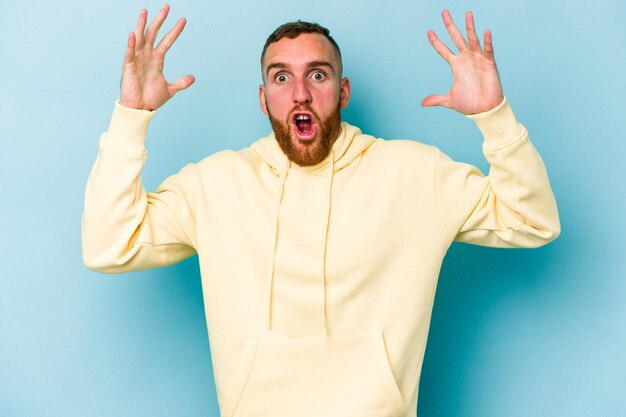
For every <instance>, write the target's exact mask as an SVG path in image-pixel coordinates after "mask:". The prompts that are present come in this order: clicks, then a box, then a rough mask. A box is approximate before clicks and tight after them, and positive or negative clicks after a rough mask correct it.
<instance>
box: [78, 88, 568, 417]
mask: <svg viewBox="0 0 626 417" xmlns="http://www.w3.org/2000/svg"><path fill="white" fill-rule="evenodd" d="M153 115H154V112H148V111H140V110H132V109H127V108H124V107H122V106H121V105H119V103H117V104H116V107H115V110H114V113H113V117H112V119H111V124H110V126H109V129H108V131H107V132H106V133H104V134H103V135H102V137H101V140H100V146H99V153H98V157H97V160H96V162H95V165H94V167H93V169H92V171H91V173H90V176H89V179H88V182H87V187H86V192H85V207H84V213H83V222H82V238H83V259H84V262H85V264H86V265H87V266H88V267H89V268H90V269H93V270H96V271H101V272H107V273H116V272H126V271H133V270H141V269H147V268H152V267H158V266H165V265H170V264H172V263H175V262H178V261H180V260H182V259H185V258H187V257H189V256H191V255H193V254H194V253H197V254H198V260H199V263H200V270H201V275H202V289H203V295H204V302H205V312H206V322H207V327H208V334H209V340H210V347H211V356H212V361H213V368H214V376H215V381H216V388H217V397H218V402H219V407H220V413H221V416H223V417H250V416H255V417H293V416H299V417H314V416H315V417H319V416H326V417H357V416H358V417H392V416H395V417H409V416H415V414H416V409H417V398H418V386H419V377H420V373H421V368H422V361H423V358H424V352H425V348H426V340H427V336H428V328H429V324H430V317H431V312H432V307H433V301H434V296H435V289H436V286H437V279H438V276H439V270H440V267H441V264H442V261H443V258H444V256H445V253H446V251H447V249H448V248H449V246H450V245H451V243H452V242H453V241H455V240H457V241H463V242H469V243H474V244H479V245H485V246H494V247H536V246H540V245H543V244H545V243H547V242H549V241H551V240H553V239H554V238H556V237H557V236H558V234H559V230H560V225H559V218H558V213H557V208H556V203H555V199H554V196H553V193H552V190H551V188H550V184H549V181H548V177H547V174H546V170H545V167H544V165H543V162H542V160H541V158H540V156H539V154H538V153H537V151H536V149H535V148H534V147H533V145H532V144H531V142H530V140H529V138H528V134H527V131H526V129H525V128H524V127H523V126H522V125H521V124H519V123H518V122H517V120H516V119H515V116H514V114H513V112H512V110H511V108H510V107H509V105H508V103H507V102H506V100H504V101H503V102H502V103H501V104H500V105H499V106H498V107H496V108H494V109H492V110H490V111H488V112H485V113H481V114H477V115H472V116H468V117H470V118H471V119H473V120H474V121H475V122H476V123H477V125H478V127H479V129H480V130H481V132H482V134H483V136H484V143H483V151H484V154H485V157H486V158H487V160H488V162H489V163H490V166H491V169H490V172H489V175H488V176H485V175H483V174H482V173H481V172H480V171H479V170H478V169H477V168H475V167H473V166H471V165H468V164H463V163H459V162H454V161H452V160H451V159H450V158H448V157H447V156H446V155H444V154H443V153H442V152H440V151H439V150H438V149H437V148H435V147H433V146H428V145H424V144H421V143H418V142H415V141H410V140H383V139H379V138H374V137H372V136H369V135H364V134H362V133H361V131H360V130H359V129H358V128H356V127H354V126H351V125H349V124H347V123H345V122H343V123H342V129H341V134H340V136H339V138H338V139H337V140H336V141H335V143H334V144H333V147H332V150H331V153H330V154H329V155H328V157H327V158H326V159H325V160H324V161H322V162H321V163H319V164H317V165H315V166H311V167H300V166H298V165H296V164H294V163H291V162H290V161H289V160H288V159H287V158H286V156H285V155H284V154H283V153H282V151H281V149H280V147H279V146H278V144H277V142H276V140H275V138H274V136H273V134H270V135H269V136H267V137H264V138H262V139H260V140H258V141H257V142H255V143H253V144H252V145H251V146H250V147H248V148H246V149H243V150H241V151H222V152H218V153H216V154H214V155H211V156H209V157H207V158H205V159H203V160H202V161H200V162H198V163H195V164H189V165H187V166H185V167H184V168H183V169H182V170H181V171H180V172H179V173H177V174H175V175H173V176H171V177H169V178H167V179H166V180H165V181H164V182H163V183H162V184H161V185H160V186H159V187H158V189H157V190H156V192H154V193H148V192H146V191H145V190H144V188H143V187H142V185H141V169H142V167H143V164H144V162H145V158H146V150H145V147H144V140H145V135H146V130H147V127H148V124H149V122H150V120H151V118H152V117H153Z"/></svg>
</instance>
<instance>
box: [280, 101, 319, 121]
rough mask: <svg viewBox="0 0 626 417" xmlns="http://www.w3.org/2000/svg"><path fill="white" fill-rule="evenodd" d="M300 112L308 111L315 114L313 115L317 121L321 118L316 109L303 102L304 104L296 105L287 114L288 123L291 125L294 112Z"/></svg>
mask: <svg viewBox="0 0 626 417" xmlns="http://www.w3.org/2000/svg"><path fill="white" fill-rule="evenodd" d="M300 112H307V113H311V114H312V115H313V117H314V118H315V120H316V121H318V120H320V117H319V116H318V115H317V113H316V112H315V110H313V109H312V108H311V106H309V105H308V104H303V105H298V106H295V107H294V108H293V109H291V111H290V112H289V114H288V115H287V120H285V122H286V123H287V125H289V124H290V123H291V120H292V118H293V114H294V113H300Z"/></svg>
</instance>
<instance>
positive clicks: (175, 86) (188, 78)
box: [168, 75, 196, 95]
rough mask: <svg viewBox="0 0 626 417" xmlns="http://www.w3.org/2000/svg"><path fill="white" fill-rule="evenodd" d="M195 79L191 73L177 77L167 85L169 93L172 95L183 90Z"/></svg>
mask: <svg viewBox="0 0 626 417" xmlns="http://www.w3.org/2000/svg"><path fill="white" fill-rule="evenodd" d="M195 81H196V78H195V77H194V76H193V75H185V76H184V77H181V78H179V79H178V80H176V81H174V82H173V83H171V84H170V85H169V86H168V89H169V90H170V94H171V95H174V94H176V93H178V92H179V91H180V90H184V89H185V88H187V87H189V86H190V85H191V84H193V83H194V82H195Z"/></svg>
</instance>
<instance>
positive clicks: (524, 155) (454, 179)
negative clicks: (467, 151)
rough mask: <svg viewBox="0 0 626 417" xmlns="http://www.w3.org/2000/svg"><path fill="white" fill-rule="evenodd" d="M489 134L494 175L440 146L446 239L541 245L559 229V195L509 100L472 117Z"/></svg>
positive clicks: (438, 167) (489, 157) (439, 189)
mask: <svg viewBox="0 0 626 417" xmlns="http://www.w3.org/2000/svg"><path fill="white" fill-rule="evenodd" d="M468 117H469V118H470V119H472V120H474V121H475V122H476V124H477V125H478V128H479V129H480V131H481V133H482V134H483V137H484V143H483V153H484V154H485V157H486V158H487V161H488V162H489V164H490V166H491V167H490V170H489V175H488V176H484V175H483V174H482V173H481V172H480V171H479V170H478V169H477V168H476V167H473V166H471V165H468V164H463V163H457V162H454V161H452V160H451V159H450V158H449V157H447V156H446V155H444V154H443V153H441V152H440V151H439V150H437V157H436V176H437V194H438V199H439V209H440V213H441V217H442V219H441V220H442V224H443V229H444V235H445V236H444V238H445V240H446V242H448V243H451V242H452V240H456V241H459V242H467V243H473V244H477V245H483V246H493V247H527V248H530V247H538V246H541V245H544V244H546V243H548V242H550V241H552V240H554V239H556V237H557V236H558V235H559V233H560V223H559V215H558V211H557V206H556V201H555V199H554V194H553V193H552V189H551V187H550V183H549V181H548V175H547V172H546V169H545V166H544V164H543V161H542V159H541V157H540V156H539V154H538V152H537V150H536V149H535V147H534V146H533V145H532V143H531V142H530V139H529V137H528V132H527V131H526V129H525V128H524V126H522V125H521V124H520V123H518V122H517V120H516V119H515V116H514V114H513V111H512V110H511V108H510V106H509V105H508V103H507V101H506V99H505V100H503V101H502V103H501V104H500V105H498V106H497V107H496V108H494V109H492V110H490V111H488V112H484V113H480V114H476V115H470V116H468Z"/></svg>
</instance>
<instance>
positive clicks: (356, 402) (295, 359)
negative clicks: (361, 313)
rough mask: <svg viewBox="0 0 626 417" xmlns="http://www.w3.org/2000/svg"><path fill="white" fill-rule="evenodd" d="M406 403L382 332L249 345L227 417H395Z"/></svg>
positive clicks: (228, 403) (224, 413)
mask: <svg viewBox="0 0 626 417" xmlns="http://www.w3.org/2000/svg"><path fill="white" fill-rule="evenodd" d="M403 405H404V401H403V400H402V395H401V393H400V390H399V389H398V386H397V384H396V381H395V379H394V377H393V373H392V371H391V367H390V366H389V361H388V359H387V352H386V350H385V344H384V340H383V334H382V332H376V333H366V334H359V335H351V336H339V337H330V338H327V339H324V338H303V339H288V338H265V339H259V340H252V339H249V340H246V341H245V342H244V348H243V353H242V356H241V361H240V363H239V366H238V368H237V371H236V374H235V377H234V380H233V385H232V386H231V389H230V392H229V393H228V395H227V397H226V398H225V403H224V407H223V408H222V413H221V415H222V417H252V416H254V417H294V416H298V417H309V416H310V417H313V416H315V417H320V416H325V417H335V416H336V417H391V416H394V415H397V414H398V413H399V412H400V411H401V410H402V408H403Z"/></svg>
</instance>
